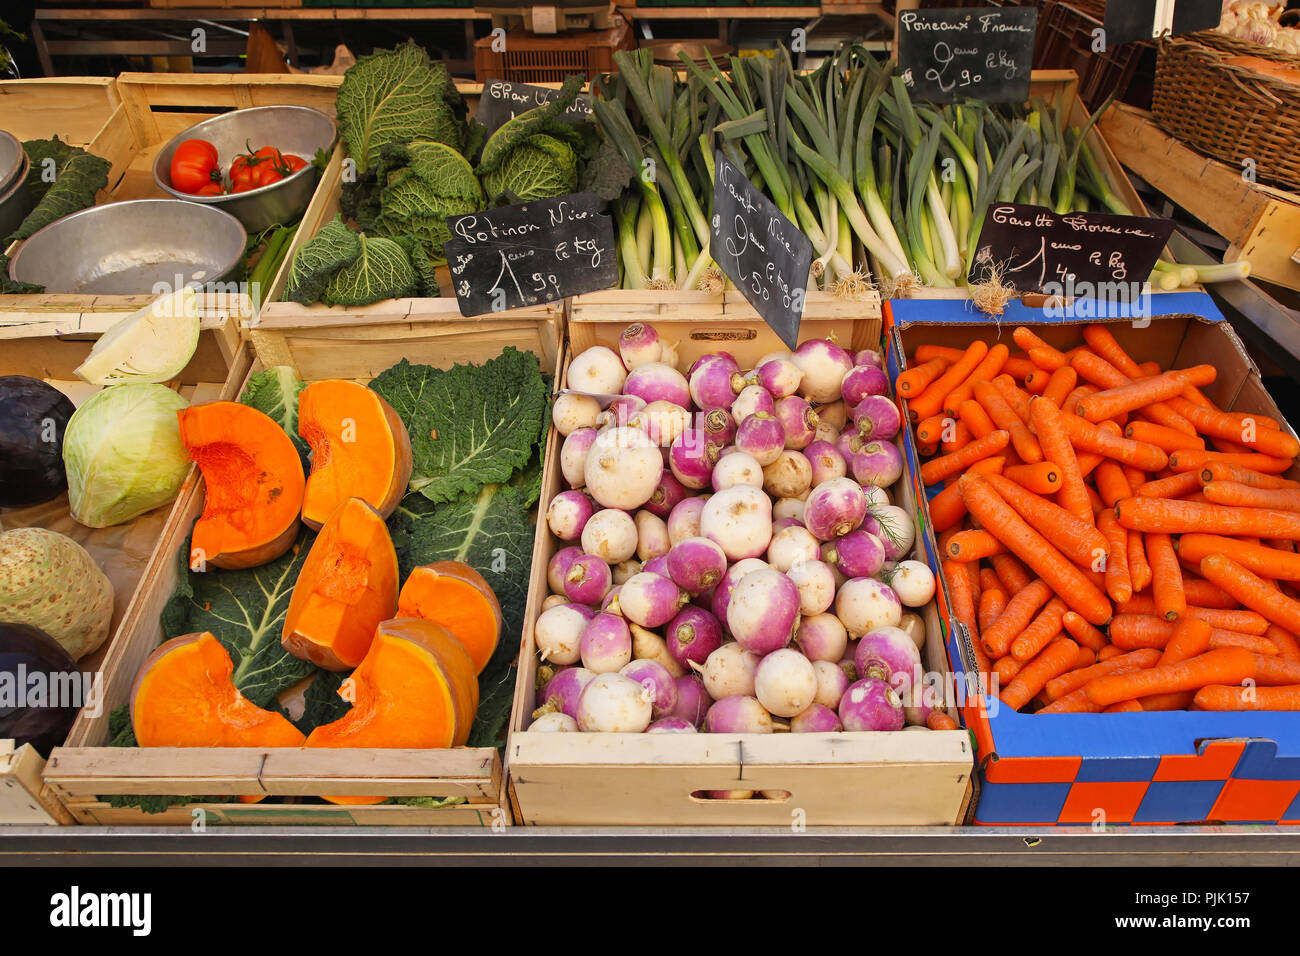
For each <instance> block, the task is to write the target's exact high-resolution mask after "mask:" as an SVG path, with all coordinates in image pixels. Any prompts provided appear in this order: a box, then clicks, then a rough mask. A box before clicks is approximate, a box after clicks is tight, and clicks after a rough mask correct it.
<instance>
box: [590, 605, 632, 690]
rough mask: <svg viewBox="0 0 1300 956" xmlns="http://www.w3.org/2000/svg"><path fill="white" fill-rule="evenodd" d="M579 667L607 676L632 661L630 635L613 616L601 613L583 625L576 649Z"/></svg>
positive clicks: (623, 621) (623, 622) (625, 624)
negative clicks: (580, 664)
mask: <svg viewBox="0 0 1300 956" xmlns="http://www.w3.org/2000/svg"><path fill="white" fill-rule="evenodd" d="M580 651H581V654H582V666H583V667H585V668H587V670H589V671H591V672H592V673H593V674H608V673H610V672H611V671H617V670H618V669H619V668H620V667H622V666H623V665H624V664H626V663H627V662H628V661H630V660H632V632H631V631H630V630H628V626H627V621H625V620H623V618H621V617H619V616H618V615H617V614H610V613H609V612H608V611H602V612H600V613H599V614H597V615H596V616H595V617H593V618H592V619H591V620H590V621H588V622H587V626H586V628H585V629H584V630H583V632H582V643H581V645H580Z"/></svg>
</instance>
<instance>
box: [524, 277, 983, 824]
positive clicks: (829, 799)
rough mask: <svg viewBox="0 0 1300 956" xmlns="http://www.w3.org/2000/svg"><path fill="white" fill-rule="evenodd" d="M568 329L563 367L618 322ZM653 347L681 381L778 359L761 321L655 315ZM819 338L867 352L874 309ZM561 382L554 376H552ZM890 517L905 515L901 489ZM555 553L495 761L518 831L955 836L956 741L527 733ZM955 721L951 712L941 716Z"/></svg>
mask: <svg viewBox="0 0 1300 956" xmlns="http://www.w3.org/2000/svg"><path fill="white" fill-rule="evenodd" d="M574 305H575V311H574V314H573V316H572V320H571V322H570V325H569V340H570V350H569V352H568V353H567V354H568V355H575V354H578V353H580V352H582V351H583V350H584V349H586V348H589V347H590V346H592V345H597V344H599V345H607V346H611V347H615V346H616V345H617V341H618V336H619V333H620V332H621V331H622V329H623V328H624V327H625V326H626V324H627V322H628V321H629V319H632V320H635V319H638V318H639V319H642V320H644V319H645V318H646V316H645V315H644V314H634V315H627V314H624V315H622V316H613V315H611V316H607V317H602V318H598V319H593V318H590V317H589V316H586V315H584V314H582V313H581V312H580V311H579V310H577V308H576V307H577V305H578V302H577V301H575V303H574ZM654 322H655V325H656V327H657V328H658V330H659V333H660V335H662V336H664V337H665V338H666V339H668V340H670V341H672V340H676V341H677V342H678V361H679V365H680V366H681V367H682V368H685V367H687V366H688V365H689V364H690V363H691V362H692V361H694V360H695V359H696V358H698V357H699V356H700V355H703V354H706V353H708V352H712V351H716V350H718V349H725V350H727V351H728V352H730V353H731V354H733V355H734V356H735V357H736V359H737V361H739V362H740V364H741V365H742V366H743V365H745V363H746V362H747V361H753V360H754V359H756V358H758V357H759V356H760V355H762V354H764V353H766V352H768V351H771V350H773V349H778V348H781V347H782V346H781V343H780V341H779V340H778V339H777V337H776V334H775V333H774V332H773V331H772V330H771V329H770V328H768V326H767V325H766V324H764V323H763V322H762V321H761V320H752V319H751V320H744V319H730V320H728V319H723V318H721V317H720V316H717V315H714V314H706V316H705V317H703V318H696V317H692V316H691V315H689V313H688V312H687V310H684V309H682V310H677V309H673V308H672V307H668V306H666V307H665V308H664V310H663V311H661V312H660V313H658V314H657V316H656V317H655V318H654ZM830 336H833V337H834V338H835V339H836V340H837V341H839V342H840V344H842V345H843V346H844V347H845V348H851V349H864V348H873V349H878V348H879V347H880V318H879V308H878V305H877V306H872V307H864V306H863V305H862V304H859V316H858V317H857V318H852V319H812V320H810V319H808V318H807V317H805V319H804V322H803V327H802V329H801V333H800V337H801V338H802V339H809V338H819V337H830ZM566 368H567V366H566ZM560 444H561V443H560V442H559V441H558V440H557V436H556V434H555V433H554V432H552V438H551V444H550V454H549V456H548V458H547V461H546V466H545V471H544V474H543V478H542V499H541V502H540V505H539V507H541V508H543V509H544V507H545V505H546V503H547V502H549V500H550V499H551V498H552V497H553V496H554V495H555V494H556V493H557V492H558V491H560V490H561V489H562V487H563V484H562V480H561V476H560V467H559V454H560ZM895 494H896V496H897V497H896V500H897V501H898V503H899V504H900V506H902V507H904V508H907V509H908V510H909V511H912V512H914V511H915V503H914V501H913V500H912V497H911V491H910V488H909V487H908V484H907V482H906V481H900V482H899V483H898V485H897V486H896V488H895ZM556 547H557V542H556V540H555V538H554V537H552V536H551V535H550V534H547V533H546V532H545V530H544V529H542V528H539V533H538V536H537V541H536V543H535V545H534V550H533V569H532V581H531V584H530V587H529V597H528V609H527V610H526V612H525V618H524V621H525V623H524V635H523V647H522V648H521V650H520V659H519V679H518V683H517V685H516V689H515V701H514V709H513V712H512V715H511V723H510V739H509V743H508V745H507V748H506V763H507V770H508V773H509V776H510V789H511V797H512V801H513V803H514V806H515V811H516V815H517V817H518V819H519V820H521V821H522V822H523V823H525V824H534V825H569V826H598V825H617V826H729V825H768V826H790V825H792V824H795V823H799V822H802V823H803V824H805V825H807V826H836V825H839V826H872V825H898V826H904V825H908V826H921V825H936V824H953V823H957V822H960V821H961V820H962V819H963V817H964V815H965V812H966V807H967V804H968V803H969V800H970V795H971V793H972V780H971V775H972V751H971V744H970V740H969V738H968V737H967V735H966V732H965V731H961V730H956V731H940V732H925V733H922V732H919V731H916V732H908V731H904V732H899V733H878V734H871V733H840V734H831V735H814V734H798V735H795V734H784V733H779V734H772V735H762V734H739V735H737V734H699V735H691V734H683V735H680V736H679V735H675V734H673V735H647V734H582V733H578V734H551V733H530V732H529V731H528V730H527V724H528V723H529V721H530V719H531V713H532V710H533V707H534V697H535V693H536V691H535V679H536V672H537V653H536V646H535V644H534V640H533V628H532V625H533V622H534V621H535V620H536V618H537V615H538V614H539V613H540V607H541V603H542V601H543V600H544V599H545V597H546V596H547V593H548V587H547V583H546V568H547V564H548V563H549V561H550V559H551V556H552V555H553V554H554V552H555V550H556ZM926 616H927V618H928V621H927V627H928V629H929V630H930V637H929V638H928V639H927V642H926V654H925V657H926V666H927V669H929V670H932V671H936V672H939V673H946V672H947V671H948V667H947V663H946V661H945V658H944V653H943V648H942V646H941V645H942V636H941V634H940V631H939V622H938V617H937V613H936V611H935V610H934V608H933V606H931V607H930V608H929V609H927V612H926ZM954 713H955V712H954ZM733 789H744V790H751V789H752V790H772V791H785V792H787V793H789V796H788V797H787V798H785V799H751V800H709V799H703V798H702V797H699V796H695V795H694V794H696V793H698V792H700V791H704V790H733Z"/></svg>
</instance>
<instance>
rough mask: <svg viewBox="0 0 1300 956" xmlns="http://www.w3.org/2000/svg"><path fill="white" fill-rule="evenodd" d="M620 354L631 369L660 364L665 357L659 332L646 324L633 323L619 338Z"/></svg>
mask: <svg viewBox="0 0 1300 956" xmlns="http://www.w3.org/2000/svg"><path fill="white" fill-rule="evenodd" d="M618 354H619V357H620V358H621V359H622V360H623V364H624V365H625V366H626V367H627V368H629V369H636V368H638V367H639V366H642V365H645V364H647V363H649V362H658V361H659V359H660V356H661V355H663V347H662V346H661V345H660V344H659V333H658V331H656V329H655V327H654V326H653V325H649V324H647V323H645V322H633V323H632V324H631V325H629V326H628V327H627V328H625V329H624V330H623V332H622V334H621V335H619V337H618Z"/></svg>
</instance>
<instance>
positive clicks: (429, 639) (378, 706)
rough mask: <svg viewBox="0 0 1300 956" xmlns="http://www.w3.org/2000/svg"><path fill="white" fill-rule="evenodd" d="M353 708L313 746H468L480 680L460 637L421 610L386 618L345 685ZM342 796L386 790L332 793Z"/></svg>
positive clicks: (316, 735) (310, 742) (367, 800)
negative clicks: (422, 614) (412, 615)
mask: <svg viewBox="0 0 1300 956" xmlns="http://www.w3.org/2000/svg"><path fill="white" fill-rule="evenodd" d="M339 694H340V696H342V697H343V698H344V699H345V700H348V699H350V700H351V701H352V702H353V703H352V709H351V710H349V711H348V712H347V713H346V714H344V715H343V716H342V717H340V718H339V719H338V720H336V721H334V722H333V723H330V724H325V725H323V726H320V727H317V728H316V729H315V730H313V731H312V732H311V735H310V736H309V737H308V738H307V743H306V746H308V747H384V748H404V749H428V748H441V747H459V746H463V745H464V744H465V742H466V741H467V740H469V731H470V727H471V726H472V725H473V723H474V714H475V712H476V711H477V710H478V680H477V678H476V677H475V673H474V665H473V662H472V661H471V660H470V658H469V655H468V654H467V653H466V652H465V649H464V647H462V646H461V643H460V641H458V640H457V639H456V638H455V637H453V636H452V635H451V634H450V633H449V632H448V631H447V630H446V628H444V627H442V626H440V625H438V624H434V623H433V622H431V621H423V620H420V619H418V618H397V619H394V620H390V621H384V622H383V623H381V624H380V625H379V627H378V628H377V629H376V632H375V637H374V640H373V641H372V642H371V644H370V650H369V652H368V653H367V654H366V657H365V660H363V661H362V662H361V664H360V665H359V666H358V667H357V669H356V670H355V671H353V672H352V676H351V677H349V678H348V680H347V681H345V682H344V684H343V687H342V688H340V690H339ZM323 799H325V800H328V801H329V802H331V803H340V804H371V803H380V802H382V801H383V800H384V798H383V797H349V796H326V797H324V798H323Z"/></svg>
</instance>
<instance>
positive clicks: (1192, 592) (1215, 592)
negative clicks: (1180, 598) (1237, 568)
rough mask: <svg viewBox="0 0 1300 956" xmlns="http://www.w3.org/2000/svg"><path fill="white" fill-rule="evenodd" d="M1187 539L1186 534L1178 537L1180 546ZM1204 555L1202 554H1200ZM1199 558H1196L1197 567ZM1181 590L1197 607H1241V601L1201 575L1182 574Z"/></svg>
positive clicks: (1190, 602) (1188, 601)
mask: <svg viewBox="0 0 1300 956" xmlns="http://www.w3.org/2000/svg"><path fill="white" fill-rule="evenodd" d="M1186 540H1187V535H1184V536H1183V537H1181V538H1179V539H1178V543H1179V545H1180V546H1181V545H1182V543H1183V542H1184V541H1186ZM1202 557H1204V555H1202ZM1200 563H1201V559H1200V558H1197V559H1196V564H1197V566H1198V567H1199V566H1200ZM1183 591H1184V592H1186V594H1187V603H1188V604H1195V605H1196V606H1197V607H1219V608H1224V609H1225V610H1227V609H1231V608H1235V607H1241V602H1240V601H1238V600H1237V599H1236V598H1234V597H1233V596H1232V595H1231V594H1229V593H1228V592H1227V591H1225V590H1223V588H1221V587H1219V586H1218V585H1217V584H1211V583H1210V582H1209V581H1207V580H1205V579H1204V578H1202V577H1199V576H1198V577H1193V576H1192V575H1190V574H1184V575H1183Z"/></svg>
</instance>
